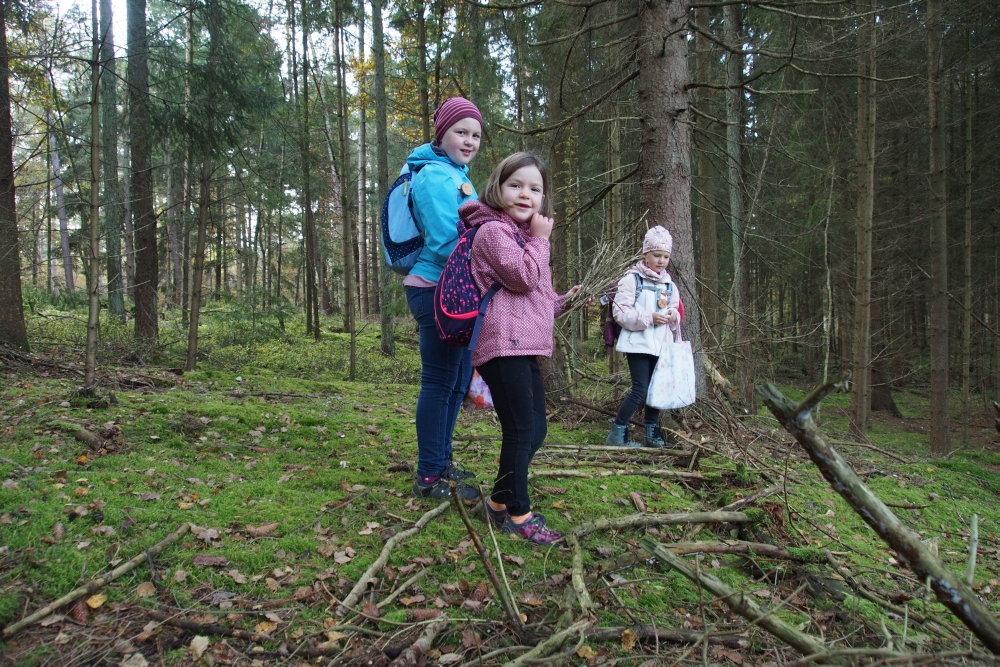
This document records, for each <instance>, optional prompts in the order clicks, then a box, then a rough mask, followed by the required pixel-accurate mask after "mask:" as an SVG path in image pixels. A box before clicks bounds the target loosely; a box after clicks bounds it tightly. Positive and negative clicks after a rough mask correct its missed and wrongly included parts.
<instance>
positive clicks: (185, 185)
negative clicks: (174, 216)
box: [181, 5, 194, 327]
mask: <svg viewBox="0 0 1000 667" xmlns="http://www.w3.org/2000/svg"><path fill="white" fill-rule="evenodd" d="M184 64H185V67H186V72H187V73H186V74H185V77H184V120H185V121H188V120H190V119H189V116H190V113H191V76H190V72H191V70H192V69H193V67H192V65H193V64H194V9H193V7H191V6H190V5H189V6H188V8H187V21H186V22H185V25H184ZM181 170H182V171H181V173H182V174H183V181H182V184H181V196H182V197H183V199H184V201H183V202H182V207H181V211H182V212H183V214H184V255H183V263H184V264H183V270H182V276H181V282H182V284H183V285H184V297H185V298H183V299H181V326H182V327H184V326H188V302H189V301H190V300H191V297H190V294H191V281H192V280H193V276H192V275H191V225H190V223H189V222H188V220H189V219H190V218H189V217H188V214H189V213H190V212H191V200H192V196H191V190H192V187H191V171H192V169H191V137H190V136H189V135H185V137H184V164H183V165H181Z"/></svg>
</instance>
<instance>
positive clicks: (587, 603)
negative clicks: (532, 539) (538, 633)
mask: <svg viewBox="0 0 1000 667" xmlns="http://www.w3.org/2000/svg"><path fill="white" fill-rule="evenodd" d="M566 544H567V545H569V547H570V549H572V550H573V564H572V566H571V568H570V583H571V585H572V586H573V591H574V592H575V593H576V599H577V602H579V603H580V611H582V612H583V615H584V616H589V615H590V613H591V611H592V608H593V606H594V603H593V602H592V601H591V600H590V593H589V592H588V591H587V584H586V583H585V582H584V580H583V549H582V548H580V540H578V539H577V538H576V535H574V534H573V533H568V534H567V535H566Z"/></svg>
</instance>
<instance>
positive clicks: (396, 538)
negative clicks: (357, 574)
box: [337, 500, 449, 616]
mask: <svg viewBox="0 0 1000 667" xmlns="http://www.w3.org/2000/svg"><path fill="white" fill-rule="evenodd" d="M448 505H449V503H448V501H447V500H446V501H444V502H443V503H441V504H440V505H438V506H437V507H435V508H434V509H432V510H430V511H428V512H426V513H425V514H424V515H423V516H422V517H420V519H418V520H417V522H416V523H415V524H413V527H412V528H407V529H406V530H404V531H402V532H400V533H396V534H395V535H393V536H392V537H390V538H389V539H388V540H386V543H385V546H383V547H382V552H381V553H380V554H379V555H378V558H376V559H375V562H373V563H372V564H371V565H369V566H368V569H367V570H365V573H364V574H362V575H361V578H360V579H358V583H356V584H354V588H352V589H351V592H350V593H348V594H347V597H345V598H344V599H343V600H341V601H340V605H339V606H338V607H337V615H338V616H343V615H344V614H346V613H347V608H348V607H354V606H357V604H358V600H360V599H361V594H362V593H364V592H365V589H366V588H368V584H369V583H371V580H372V579H374V578H375V575H376V574H377V573H378V572H381V571H382V568H383V567H384V566H385V564H386V563H387V562H388V561H389V554H391V553H392V550H393V549H395V548H396V545H397V544H399V543H400V542H402V541H403V540H405V539H406V538H408V537H412V536H413V535H416V534H417V533H419V532H420V531H421V530H423V528H424V526H426V525H427V524H428V523H430V522H431V521H433V520H434V519H436V518H437V517H439V516H441V515H442V514H444V513H445V511H447V509H448Z"/></svg>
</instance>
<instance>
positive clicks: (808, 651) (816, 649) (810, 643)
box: [640, 537, 827, 655]
mask: <svg viewBox="0 0 1000 667" xmlns="http://www.w3.org/2000/svg"><path fill="white" fill-rule="evenodd" d="M640 544H641V545H642V548H643V549H646V550H647V551H649V552H650V553H652V554H654V555H655V556H656V557H657V558H658V559H660V560H661V561H662V562H664V563H666V564H667V565H669V566H670V567H672V568H674V569H675V570H677V571H678V572H680V573H681V574H683V575H684V576H685V577H687V578H688V579H690V580H691V581H693V582H694V583H696V584H698V585H699V586H701V587H703V588H705V589H707V590H708V591H710V592H711V593H712V594H713V595H715V596H716V597H718V598H719V599H720V601H721V602H723V603H724V604H725V605H726V606H727V607H729V608H730V609H731V610H732V611H733V612H734V613H736V614H739V615H740V616H742V617H743V618H745V619H747V620H748V621H750V622H751V623H752V624H754V625H758V626H760V627H761V628H762V629H764V630H765V631H767V632H768V633H770V634H771V635H774V636H775V637H777V638H778V639H780V640H781V641H783V642H785V643H786V644H788V645H789V646H791V647H792V648H794V649H795V650H796V651H798V652H799V653H801V654H803V655H819V654H824V653H825V652H826V651H827V648H826V646H824V644H823V642H821V641H820V640H818V639H817V638H815V637H813V636H811V635H807V634H805V633H803V632H799V631H798V630H796V629H795V628H793V627H792V626H790V625H788V624H787V623H785V622H784V621H782V620H781V619H779V618H778V617H777V616H775V615H773V614H772V613H770V612H765V611H763V610H762V609H761V608H760V607H758V606H757V605H756V603H754V602H753V601H751V600H749V599H748V598H747V597H746V596H744V595H743V593H742V592H741V591H734V590H733V589H731V588H729V586H727V585H726V584H724V583H722V582H721V581H720V580H719V579H717V578H715V577H713V576H712V575H710V574H707V573H700V572H699V573H696V572H695V571H694V570H693V569H691V568H690V567H688V565H687V563H685V562H684V561H683V560H681V558H680V557H679V556H677V555H675V554H673V553H671V552H670V551H669V550H668V549H667V548H666V547H664V546H663V545H662V544H657V543H656V542H654V541H653V540H651V539H649V538H648V537H644V538H643V539H642V540H641V542H640Z"/></svg>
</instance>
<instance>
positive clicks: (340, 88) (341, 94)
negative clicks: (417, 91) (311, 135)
mask: <svg viewBox="0 0 1000 667" xmlns="http://www.w3.org/2000/svg"><path fill="white" fill-rule="evenodd" d="M336 16H337V30H336V35H335V36H334V55H335V58H336V61H337V62H336V65H337V97H338V99H337V106H338V109H339V110H340V114H339V116H340V118H339V122H338V123H337V126H338V129H339V131H340V164H342V165H343V173H342V174H341V176H342V178H341V184H342V186H343V187H341V188H340V210H341V214H342V215H343V218H344V229H343V241H344V331H346V332H347V333H349V334H350V336H351V342H350V353H349V362H348V374H347V377H348V379H349V380H354V379H355V377H356V376H357V330H356V327H355V326H354V225H353V224H352V220H351V207H350V202H349V201H348V192H349V190H348V187H347V184H348V183H350V182H351V177H350V168H351V167H350V165H351V162H350V155H349V154H348V148H349V146H350V143H349V139H348V128H347V76H346V72H345V64H344V56H345V50H344V44H343V34H344V30H343V14H342V13H341V7H340V4H338V5H337V12H336ZM424 88H425V91H426V77H424Z"/></svg>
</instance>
